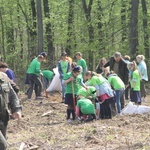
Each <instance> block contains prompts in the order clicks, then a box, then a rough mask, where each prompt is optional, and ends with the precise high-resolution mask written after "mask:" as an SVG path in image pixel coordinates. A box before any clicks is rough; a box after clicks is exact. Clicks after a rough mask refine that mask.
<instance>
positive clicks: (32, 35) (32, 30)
mask: <svg viewBox="0 0 150 150" xmlns="http://www.w3.org/2000/svg"><path fill="white" fill-rule="evenodd" d="M35 7H36V6H35V1H34V0H31V11H32V20H31V22H32V27H31V28H29V31H30V32H29V34H30V43H31V45H30V49H29V50H28V53H29V58H30V57H33V56H35V55H36V51H37V46H36V45H37V21H36V15H37V14H36V8H35Z"/></svg>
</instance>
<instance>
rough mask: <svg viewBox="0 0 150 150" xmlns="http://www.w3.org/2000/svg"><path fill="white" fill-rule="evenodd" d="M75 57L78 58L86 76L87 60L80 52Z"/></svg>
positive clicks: (78, 62)
mask: <svg viewBox="0 0 150 150" xmlns="http://www.w3.org/2000/svg"><path fill="white" fill-rule="evenodd" d="M75 57H76V59H77V64H78V65H79V66H81V67H82V76H84V74H85V73H86V71H87V65H86V61H85V60H84V59H83V58H82V54H81V53H80V52H77V53H76V54H75Z"/></svg>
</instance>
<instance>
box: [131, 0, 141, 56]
mask: <svg viewBox="0 0 150 150" xmlns="http://www.w3.org/2000/svg"><path fill="white" fill-rule="evenodd" d="M138 8H139V0H136V1H135V0H131V18H130V55H131V56H132V58H135V56H136V54H137V51H138Z"/></svg>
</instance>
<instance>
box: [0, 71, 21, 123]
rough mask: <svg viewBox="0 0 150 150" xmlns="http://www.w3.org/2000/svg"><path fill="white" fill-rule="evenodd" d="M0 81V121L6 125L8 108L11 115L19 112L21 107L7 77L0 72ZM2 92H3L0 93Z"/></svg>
mask: <svg viewBox="0 0 150 150" xmlns="http://www.w3.org/2000/svg"><path fill="white" fill-rule="evenodd" d="M0 81H1V83H0V84H1V85H0V86H1V88H2V90H1V91H0V94H1V99H0V102H1V107H0V121H3V122H4V123H5V124H6V125H7V122H8V120H9V114H8V112H9V111H8V108H9V109H10V111H11V113H14V112H18V111H21V106H20V104H19V99H18V96H17V95H16V93H15V91H14V90H13V88H12V86H11V84H10V82H9V79H8V77H7V75H6V74H5V73H3V72H0ZM2 91H4V92H2Z"/></svg>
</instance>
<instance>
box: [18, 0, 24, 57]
mask: <svg viewBox="0 0 150 150" xmlns="http://www.w3.org/2000/svg"><path fill="white" fill-rule="evenodd" d="M19 5H20V3H19V0H17V13H18V14H20V6H19ZM17 17H18V30H19V37H20V47H21V52H20V58H21V59H23V32H22V30H21V20H20V15H18V16H17Z"/></svg>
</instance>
